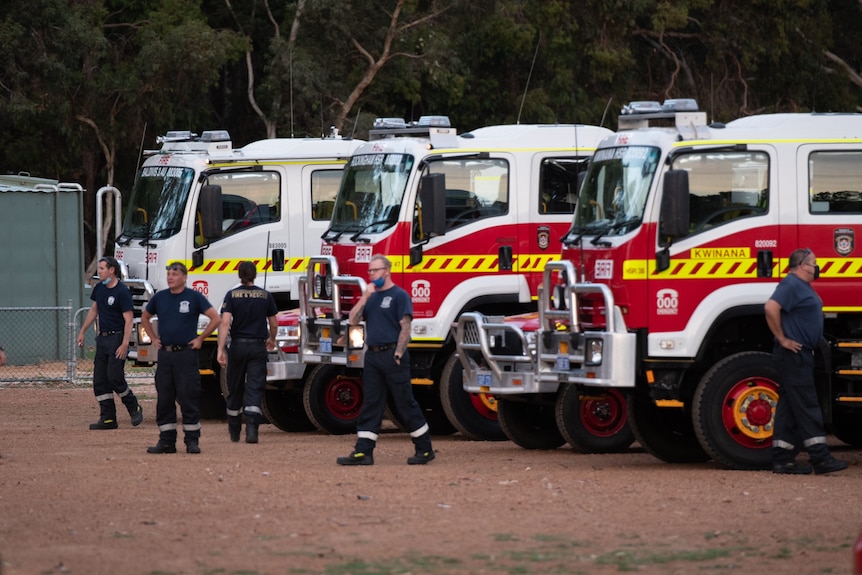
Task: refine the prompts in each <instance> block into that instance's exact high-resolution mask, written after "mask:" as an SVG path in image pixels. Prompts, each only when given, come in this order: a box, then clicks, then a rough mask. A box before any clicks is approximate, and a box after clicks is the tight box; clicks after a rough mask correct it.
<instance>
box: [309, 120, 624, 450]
mask: <svg viewBox="0 0 862 575" xmlns="http://www.w3.org/2000/svg"><path fill="white" fill-rule="evenodd" d="M610 133H611V132H610V130H607V129H605V128H601V127H595V126H584V125H507V126H490V127H484V128H480V129H477V130H474V131H472V132H468V133H464V134H460V135H459V134H457V132H456V130H455V129H454V128H452V127H451V126H450V125H449V121H448V118H446V117H441V116H435V117H426V118H422V119H420V120H419V122H418V123H416V124H413V123H406V122H404V121H403V120H392V119H383V120H380V121H379V122H378V123H377V124H375V129H373V130H371V131H370V132H369V136H370V137H369V142H368V143H366V144H364V145H362V146H361V147H359V148H358V149H357V150H356V152H355V154H354V155H353V157H352V158H351V159H350V162H349V163H348V165H347V167H346V171H345V175H344V179H343V182H342V186H341V188H340V190H339V193H338V197H337V199H336V202H335V206H334V211H333V216H332V221H331V223H330V226H329V228H328V229H327V230H326V232H325V233H324V234H323V245H322V247H321V252H320V253H321V255H320V256H319V257H313V258H311V261H310V263H309V266H308V269H307V271H306V274H305V276H304V278H302V279H301V284H300V294H301V295H302V298H301V300H300V317H299V318H298V321H299V322H300V325H301V329H300V330H299V331H300V356H301V358H302V361H303V362H306V363H307V364H309V366H313V368H312V369H311V371H310V373H308V374H307V376H306V377H305V380H304V382H303V401H304V405H305V409H306V414H307V415H308V416H309V418H310V419H311V420H312V421H314V422H315V424H316V425H317V426H318V428H320V429H322V430H325V431H328V432H330V433H350V432H352V431H354V430H355V419H356V417H357V416H358V413H359V409H360V407H361V405H362V387H361V367H362V365H363V348H364V334H363V326H361V325H360V326H357V327H356V329H351V328H350V326H349V325H348V324H349V322H348V321H347V314H348V313H349V310H350V308H351V307H352V305H353V303H354V302H355V301H356V300H357V299H358V298H359V296H360V295H361V293H362V291H363V290H364V289H365V280H364V278H365V277H366V275H367V269H368V263H369V262H370V260H371V256H372V255H373V254H378V253H379V254H384V255H386V256H388V257H389V259H390V260H391V261H392V279H393V281H394V282H395V283H396V284H398V285H400V286H401V287H403V288H404V289H406V290H407V292H408V293H409V294H410V295H411V297H412V303H413V311H414V316H413V322H412V340H411V343H410V358H411V370H412V383H413V384H414V395H415V396H416V398H417V401H418V402H419V403H420V404H421V405H422V407H423V409H424V410H425V414H426V418H427V420H428V422H429V425H430V426H431V429H432V432H434V433H436V434H443V433H453V432H455V431H460V432H461V433H462V434H463V435H464V436H466V437H468V438H472V439H505V436H504V435H503V433H502V432H501V430H500V427H499V424H498V422H497V417H496V405H495V402H494V398H493V397H492V396H490V395H489V394H479V393H474V394H467V393H465V392H464V389H463V383H462V380H461V369H460V367H459V365H460V364H459V363H458V359H457V357H455V354H454V351H455V346H454V342H453V341H452V338H451V334H450V328H451V324H452V322H453V321H454V320H455V319H456V318H457V317H458V316H459V315H460V314H461V313H463V312H465V311H481V312H485V313H498V314H508V313H516V312H520V311H524V310H526V309H530V308H534V307H535V298H536V289H537V287H538V283H539V280H540V277H541V272H542V270H543V269H544V267H545V264H547V263H548V262H549V261H551V260H553V259H558V258H559V250H560V243H559V241H560V238H561V237H562V236H563V235H564V234H565V232H566V229H567V228H568V226H569V222H570V220H571V214H572V212H573V210H574V202H575V198H576V195H577V185H578V182H579V179H578V176H579V174H582V173H583V172H584V171H585V169H586V166H587V164H588V161H589V158H590V156H591V155H592V152H593V149H594V147H595V145H596V144H597V143H598V142H599V141H600V140H601V139H602V138H604V137H605V136H607V135H608V134H610ZM390 413H391V412H390ZM392 415H396V417H395V419H396V421H397V414H392Z"/></svg>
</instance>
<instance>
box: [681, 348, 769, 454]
mask: <svg viewBox="0 0 862 575" xmlns="http://www.w3.org/2000/svg"><path fill="white" fill-rule="evenodd" d="M777 403H778V368H777V367H776V366H775V364H774V363H773V361H772V357H771V356H770V355H769V354H768V353H762V352H756V351H745V352H742V353H737V354H734V355H730V356H728V357H725V358H724V359H722V360H721V361H719V362H718V363H716V364H715V365H713V366H712V367H711V368H710V369H709V371H707V372H706V374H704V376H703V377H702V378H701V380H700V382H698V384H697V389H696V390H695V393H694V400H693V403H692V406H693V409H692V420H693V423H694V430H695V433H696V434H697V438H698V439H699V440H700V443H701V445H702V446H703V448H704V449H705V450H706V452H707V453H708V454H709V455H711V456H712V458H713V459H715V460H716V461H718V462H719V463H721V464H722V465H724V466H725V467H728V468H730V469H768V468H770V466H771V462H772V453H771V447H772V429H773V425H774V413H775V405H776V404H777Z"/></svg>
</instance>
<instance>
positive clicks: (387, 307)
mask: <svg viewBox="0 0 862 575" xmlns="http://www.w3.org/2000/svg"><path fill="white" fill-rule="evenodd" d="M391 268H392V264H391V263H390V261H389V259H388V258H386V257H384V256H382V255H375V256H373V257H372V258H371V263H370V264H369V267H368V276H369V278H370V279H371V283H369V284H368V288H367V289H366V291H365V293H363V294H362V297H361V298H359V301H358V302H356V305H354V306H353V308H352V309H351V310H350V324H351V325H357V324H358V323H359V321H360V319H362V318H365V341H366V344H367V347H368V351H367V352H366V354H365V368H364V369H363V371H362V390H363V400H362V409H361V410H360V412H359V417H358V418H357V420H356V435H357V438H356V445H355V448H354V450H353V452H352V453H351V454H350V455H348V456H346V457H339V458H338V459H337V460H336V461H337V463H338V464H339V465H373V464H374V448H375V447H376V445H377V438H378V435H379V433H380V426H381V424H382V423H383V413H384V411H385V409H386V395H387V393H389V394H391V395H392V398H393V399H394V401H395V408H396V411H397V414H398V417H399V418H400V419H401V421H402V422H404V425H405V426H406V428H407V429H408V430H409V431H410V437H411V438H412V439H413V445H414V447H415V449H416V452H415V454H414V455H411V456H410V457H408V458H407V463H408V464H409V465H423V464H425V463H428V462H429V461H431V460H432V459H434V450H433V449H432V448H431V434H430V433H429V428H428V423H427V422H426V421H425V416H424V415H423V414H422V409H421V408H420V407H419V403H417V401H416V399H415V398H414V397H413V388H412V384H411V383H410V356H409V355H408V354H407V344H408V343H410V330H411V325H412V322H413V304H412V302H411V301H410V296H409V295H408V294H407V292H406V291H404V290H403V289H401V288H400V287H399V286H397V285H395V284H394V283H393V282H392V277H391Z"/></svg>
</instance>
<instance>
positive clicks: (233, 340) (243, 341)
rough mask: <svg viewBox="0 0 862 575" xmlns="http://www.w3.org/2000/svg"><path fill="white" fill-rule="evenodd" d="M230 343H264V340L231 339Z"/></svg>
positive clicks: (248, 338)
mask: <svg viewBox="0 0 862 575" xmlns="http://www.w3.org/2000/svg"><path fill="white" fill-rule="evenodd" d="M230 340H231V342H236V343H266V340H265V339H257V338H254V337H232V338H230Z"/></svg>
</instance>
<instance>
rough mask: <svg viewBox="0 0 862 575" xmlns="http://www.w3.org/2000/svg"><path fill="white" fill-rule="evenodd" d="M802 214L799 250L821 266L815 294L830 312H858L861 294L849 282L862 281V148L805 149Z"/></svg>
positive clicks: (799, 179)
mask: <svg viewBox="0 0 862 575" xmlns="http://www.w3.org/2000/svg"><path fill="white" fill-rule="evenodd" d="M796 184H797V185H796V189H797V194H796V205H795V209H796V213H797V214H798V222H799V225H798V226H796V227H795V228H794V229H795V230H796V237H794V238H793V245H792V246H787V249H786V250H785V252H786V253H784V254H782V255H783V256H785V257H786V256H787V255H789V254H790V251H791V250H792V249H795V248H810V249H811V250H812V251H813V252H814V254H815V256H816V257H817V264H818V265H819V266H820V279H818V280H817V281H816V282H815V283H814V288H815V289H816V290H817V293H818V294H819V295H820V297H821V298H822V299H823V304H824V307H825V308H827V309H828V308H835V309H837V308H841V309H844V310H846V309H850V308H851V307H852V308H856V307H858V305H859V297H858V294H857V293H855V290H854V289H848V287H847V282H848V280H850V281H853V280H855V279H858V277H857V276H856V275H855V274H856V272H855V270H856V269H857V267H858V266H856V265H855V262H856V261H858V260H857V258H858V257H859V249H860V248H859V247H858V246H857V245H856V233H857V232H860V233H862V218H860V216H859V214H860V213H862V148H860V146H859V145H858V144H840V143H819V144H806V145H803V146H800V147H799V149H798V151H797V158H796Z"/></svg>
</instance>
